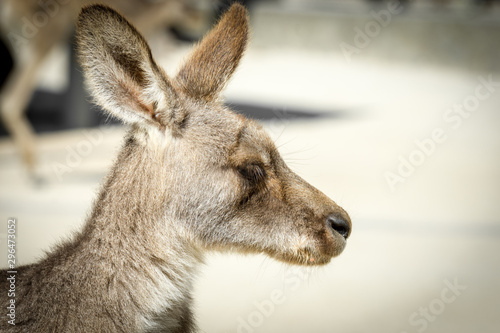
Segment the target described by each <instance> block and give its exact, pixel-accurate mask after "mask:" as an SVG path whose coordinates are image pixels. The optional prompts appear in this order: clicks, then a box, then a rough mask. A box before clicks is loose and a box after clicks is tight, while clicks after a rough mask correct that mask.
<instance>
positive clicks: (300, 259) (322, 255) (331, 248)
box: [266, 235, 347, 266]
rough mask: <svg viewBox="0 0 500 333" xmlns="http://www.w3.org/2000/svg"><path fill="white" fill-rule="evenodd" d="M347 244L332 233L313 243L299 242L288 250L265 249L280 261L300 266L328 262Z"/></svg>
mask: <svg viewBox="0 0 500 333" xmlns="http://www.w3.org/2000/svg"><path fill="white" fill-rule="evenodd" d="M346 245H347V242H346V240H345V239H344V238H343V237H341V236H340V235H333V237H330V239H328V240H327V241H326V240H319V241H318V240H316V241H314V242H313V244H307V245H306V244H301V245H300V246H299V247H297V248H296V249H293V250H290V251H285V252H281V251H266V252H267V254H268V255H269V256H271V257H273V258H275V259H276V260H279V261H281V262H284V263H287V264H291V265H300V266H321V265H326V264H328V263H329V262H330V261H331V260H332V258H335V257H337V256H338V255H340V254H341V253H342V252H343V251H344V249H345V247H346Z"/></svg>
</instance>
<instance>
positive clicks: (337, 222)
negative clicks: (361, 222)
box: [326, 215, 351, 239]
mask: <svg viewBox="0 0 500 333" xmlns="http://www.w3.org/2000/svg"><path fill="white" fill-rule="evenodd" d="M326 224H327V225H328V226H329V227H330V228H332V229H333V230H335V231H336V232H338V233H339V234H340V235H341V236H342V237H344V238H345V239H347V237H349V233H350V232H351V226H350V223H349V222H348V221H346V219H345V218H343V217H341V216H338V215H329V216H328V217H327V218H326Z"/></svg>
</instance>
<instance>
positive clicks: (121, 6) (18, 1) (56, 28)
mask: <svg viewBox="0 0 500 333" xmlns="http://www.w3.org/2000/svg"><path fill="white" fill-rule="evenodd" d="M93 2H96V1H90V0H2V1H0V38H1V39H2V40H3V42H4V44H5V45H6V46H7V47H8V50H9V53H10V56H11V57H12V60H13V64H12V69H11V70H10V72H9V73H6V66H5V64H6V63H5V62H4V64H2V68H3V69H2V72H4V73H2V77H3V81H4V82H3V84H2V85H1V87H0V114H1V119H2V122H3V124H4V126H5V128H6V130H7V131H8V133H9V134H10V135H11V136H12V138H13V139H14V142H15V144H16V145H17V147H18V150H19V152H20V154H21V156H22V159H23V160H24V162H25V164H26V166H27V168H28V170H29V171H30V174H33V172H34V170H35V160H36V153H35V133H34V130H33V128H32V126H31V124H30V122H29V121H28V119H27V117H26V114H25V113H26V108H27V105H28V103H29V101H30V98H31V96H32V95H33V93H34V91H35V89H36V86H37V82H38V77H39V72H40V69H41V67H42V65H43V64H44V61H45V60H46V58H47V56H48V55H49V54H50V53H51V51H52V50H53V49H54V48H56V47H58V46H60V45H61V44H62V43H65V42H67V41H68V40H69V37H70V36H71V34H72V32H73V31H74V22H75V19H76V16H77V14H78V12H79V10H80V9H81V8H82V7H83V6H85V5H88V4H91V3H93ZM98 2H99V3H103V4H107V5H111V6H113V7H115V8H117V9H118V10H119V11H120V12H122V13H123V14H124V15H126V16H127V17H128V18H130V20H131V21H132V22H133V24H134V25H135V26H137V27H138V28H139V29H140V30H141V31H144V32H145V33H146V34H147V33H148V32H152V31H153V30H155V29H159V28H166V27H175V28H176V30H177V31H179V30H180V31H184V32H187V34H189V35H198V36H201V35H202V34H203V33H204V32H205V31H206V29H207V28H208V27H209V26H210V23H211V21H212V20H213V16H214V15H213V9H214V8H215V5H214V1H212V0H193V1H186V0H126V1H123V0H100V1H98ZM3 53H4V54H5V52H3ZM7 67H8V65H7ZM0 83H1V82H0Z"/></svg>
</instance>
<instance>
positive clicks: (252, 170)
mask: <svg viewBox="0 0 500 333" xmlns="http://www.w3.org/2000/svg"><path fill="white" fill-rule="evenodd" d="M238 172H239V174H240V175H241V176H242V177H243V178H245V179H246V180H248V181H250V182H252V183H253V184H257V183H259V182H261V181H262V180H264V178H265V177H266V171H265V170H264V168H263V167H262V166H260V165H259V164H255V163H249V164H245V165H243V166H240V167H239V168H238Z"/></svg>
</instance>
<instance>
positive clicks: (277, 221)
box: [77, 4, 351, 265]
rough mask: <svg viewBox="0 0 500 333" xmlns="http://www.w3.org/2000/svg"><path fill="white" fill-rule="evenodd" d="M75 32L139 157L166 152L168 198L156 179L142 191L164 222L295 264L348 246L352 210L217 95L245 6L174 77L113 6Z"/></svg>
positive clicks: (244, 32) (243, 31) (93, 81)
mask: <svg viewBox="0 0 500 333" xmlns="http://www.w3.org/2000/svg"><path fill="white" fill-rule="evenodd" d="M77 31H78V33H77V36H78V37H77V38H78V50H79V57H80V61H81V63H82V66H83V69H84V73H85V77H86V81H87V83H88V85H89V87H90V90H91V92H92V94H93V96H94V99H95V101H96V103H97V104H99V105H100V106H102V108H103V109H104V110H106V111H107V112H108V113H109V114H111V115H112V116H114V117H117V118H119V119H121V120H122V121H123V122H125V123H128V124H131V125H132V126H131V127H132V129H131V137H132V139H133V140H134V141H135V142H136V143H135V145H134V147H135V148H134V149H136V150H137V154H139V153H141V154H145V153H146V152H151V154H155V156H158V155H159V156H161V158H162V168H163V170H165V171H164V172H165V173H166V174H168V176H166V177H165V178H164V179H163V178H162V181H161V182H162V185H163V186H164V189H165V192H168V195H165V196H161V195H157V193H155V192H154V190H153V188H155V187H157V185H158V184H157V183H158V181H159V180H158V179H151V184H148V185H145V186H146V187H145V188H146V189H149V188H150V189H151V195H150V200H163V202H162V207H163V208H162V209H164V214H163V216H164V218H163V220H162V223H165V227H169V228H175V229H176V230H177V231H178V232H179V233H180V234H182V235H183V237H185V238H186V239H187V240H189V242H191V243H192V244H194V245H195V246H197V247H199V248H201V249H216V250H234V251H239V252H246V253H250V252H251V253H266V254H268V255H270V256H271V257H273V258H276V259H278V260H281V261H284V262H287V263H292V264H302V265H316V264H325V263H327V262H329V261H330V259H331V258H332V257H334V256H336V255H338V254H340V253H341V252H342V250H343V249H344V247H345V244H346V239H347V237H348V236H349V234H350V230H351V221H350V219H349V216H348V215H347V213H346V212H345V211H344V210H343V209H342V208H341V207H339V206H338V205H336V204H335V203H334V202H333V201H332V200H330V199H329V198H328V197H326V196H325V195H324V194H323V193H321V192H320V191H318V190H317V189H316V188H314V187H313V186H311V185H310V184H308V183H307V182H306V181H304V180H303V179H302V178H300V177H299V176H297V175H296V174H295V173H294V172H292V171H291V170H290V169H289V168H288V166H287V165H286V164H285V162H284V161H283V159H282V158H281V156H280V154H279V152H278V150H277V149H276V147H275V145H274V143H273V141H272V140H271V139H270V137H269V136H268V135H267V134H266V133H265V131H264V130H263V129H262V127H261V126H260V125H259V124H257V123H256V122H254V121H252V120H249V119H247V118H245V117H243V116H241V115H238V114H236V113H234V112H232V111H230V110H229V109H227V108H226V107H225V106H224V105H223V104H222V103H221V101H220V98H219V97H220V93H221V91H222V89H223V88H224V86H225V84H226V83H227V81H228V80H229V78H230V77H231V75H232V73H233V72H234V70H235V69H236V67H237V65H238V63H239V60H240V58H241V56H242V54H243V51H244V49H245V46H246V43H247V39H248V18H247V12H246V9H245V8H244V7H243V6H241V5H239V4H234V5H232V7H231V8H230V9H229V10H228V11H227V12H226V13H225V14H224V16H223V17H222V18H221V19H220V21H219V23H218V24H217V25H216V26H215V27H214V28H213V29H212V30H211V31H210V32H209V33H208V35H207V36H205V37H204V39H203V40H202V41H201V42H200V43H199V45H197V47H196V48H195V50H194V52H193V53H192V55H191V56H190V57H189V58H188V59H187V61H186V63H185V64H184V65H183V66H182V68H181V69H180V71H179V72H178V74H177V75H176V76H175V77H174V78H169V77H168V76H167V75H166V74H165V73H164V71H163V70H162V69H161V68H160V67H158V65H157V64H156V63H155V61H154V59H153V57H152V55H151V50H150V48H149V46H148V44H147V43H146V41H145V39H144V38H143V37H142V36H141V34H140V33H139V32H138V31H137V30H136V29H135V28H134V27H133V26H132V25H131V24H130V23H129V22H128V21H127V20H126V19H125V18H123V17H122V16H121V15H120V14H118V13H117V12H115V11H114V10H112V9H110V8H108V7H105V6H101V5H94V6H90V7H86V8H84V9H83V10H82V12H81V14H80V17H79V20H78V30H77ZM133 153H134V152H131V154H133ZM141 156H144V155H141ZM137 172H142V173H146V172H148V170H137ZM159 198H161V199H159Z"/></svg>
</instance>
